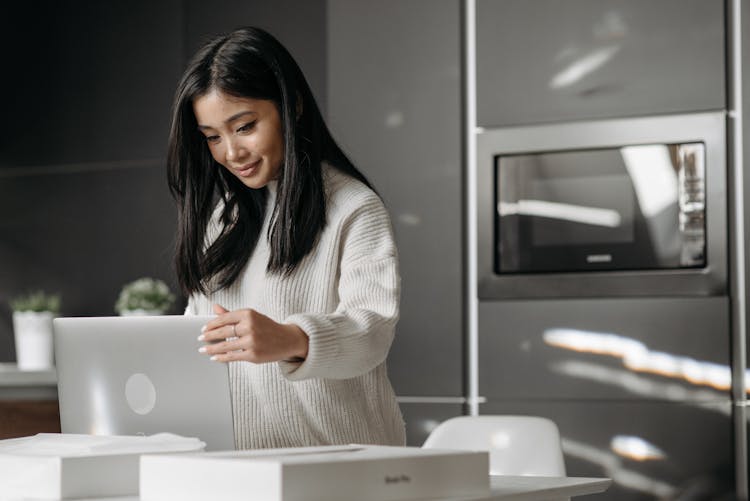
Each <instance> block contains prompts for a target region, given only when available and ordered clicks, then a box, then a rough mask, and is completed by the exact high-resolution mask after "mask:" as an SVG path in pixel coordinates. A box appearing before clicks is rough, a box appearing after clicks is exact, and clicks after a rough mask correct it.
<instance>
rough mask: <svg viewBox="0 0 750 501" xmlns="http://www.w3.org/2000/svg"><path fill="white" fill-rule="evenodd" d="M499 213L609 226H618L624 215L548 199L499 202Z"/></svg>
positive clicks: (610, 210)
mask: <svg viewBox="0 0 750 501" xmlns="http://www.w3.org/2000/svg"><path fill="white" fill-rule="evenodd" d="M497 213H498V214H499V215H500V217H503V216H513V215H520V216H534V217H548V218H553V219H563V220H566V221H572V222H574V223H582V224H591V225H594V226H605V227H607V228H617V227H618V226H620V225H621V224H622V216H621V215H620V213H619V212H618V211H616V210H612V209H602V208H599V207H582V206H580V205H573V204H563V203H560V202H549V201H546V200H519V201H518V202H516V203H509V202H498V204H497Z"/></svg>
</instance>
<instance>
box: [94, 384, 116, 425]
mask: <svg viewBox="0 0 750 501" xmlns="http://www.w3.org/2000/svg"><path fill="white" fill-rule="evenodd" d="M92 381H93V383H92V388H91V413H92V415H93V420H92V422H91V428H90V429H89V435H114V432H113V431H112V427H111V423H110V419H109V409H110V403H109V399H108V398H107V389H106V388H104V383H102V378H99V377H93V378H92Z"/></svg>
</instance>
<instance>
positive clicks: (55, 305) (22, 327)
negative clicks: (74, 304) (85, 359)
mask: <svg viewBox="0 0 750 501" xmlns="http://www.w3.org/2000/svg"><path fill="white" fill-rule="evenodd" d="M10 307H11V308H12V309H13V333H14V337H15V341H16V361H17V363H18V368H19V369H20V370H32V371H33V370H46V369H50V368H52V367H53V366H54V364H55V361H54V349H53V340H52V319H53V318H54V317H55V316H57V315H58V314H59V313H60V296H59V295H58V294H47V293H46V292H44V291H36V292H30V293H28V294H24V295H21V296H17V297H16V298H14V299H12V300H11V301H10Z"/></svg>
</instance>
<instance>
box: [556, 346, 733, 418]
mask: <svg viewBox="0 0 750 501" xmlns="http://www.w3.org/2000/svg"><path fill="white" fill-rule="evenodd" d="M550 370H552V372H555V373H557V374H561V375H564V376H568V377H574V378H580V379H586V380H589V381H596V382H597V383H601V384H607V385H610V386H616V387H618V388H622V389H623V390H625V391H627V392H629V393H631V394H632V395H636V396H639V397H646V398H649V399H651V398H655V399H664V400H669V401H671V402H681V403H684V404H685V405H690V406H691V407H698V408H701V409H704V410H707V411H711V412H718V413H720V414H723V415H725V416H731V414H732V406H731V402H729V401H727V402H726V405H721V406H720V405H717V404H716V403H715V402H716V401H717V400H720V399H721V398H726V395H725V394H721V393H719V392H717V391H715V390H709V389H694V388H687V387H685V386H683V385H680V384H677V383H668V382H659V381H654V380H653V379H649V378H646V377H643V376H639V375H638V374H634V373H633V372H630V371H627V370H623V369H613V368H611V367H606V366H604V365H602V364H595V363H592V362H582V361H577V360H575V361H574V360H568V361H564V362H558V363H555V364H554V365H552V367H550ZM705 402H711V404H710V405H706V404H705Z"/></svg>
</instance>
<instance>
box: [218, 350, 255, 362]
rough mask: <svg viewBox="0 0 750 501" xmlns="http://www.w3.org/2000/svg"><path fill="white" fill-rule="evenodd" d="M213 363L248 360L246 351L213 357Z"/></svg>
mask: <svg viewBox="0 0 750 501" xmlns="http://www.w3.org/2000/svg"><path fill="white" fill-rule="evenodd" d="M210 360H211V361H213V362H224V363H226V362H239V361H241V360H246V356H245V352H244V351H230V352H229V353H221V354H218V355H212V356H211V359H210Z"/></svg>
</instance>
